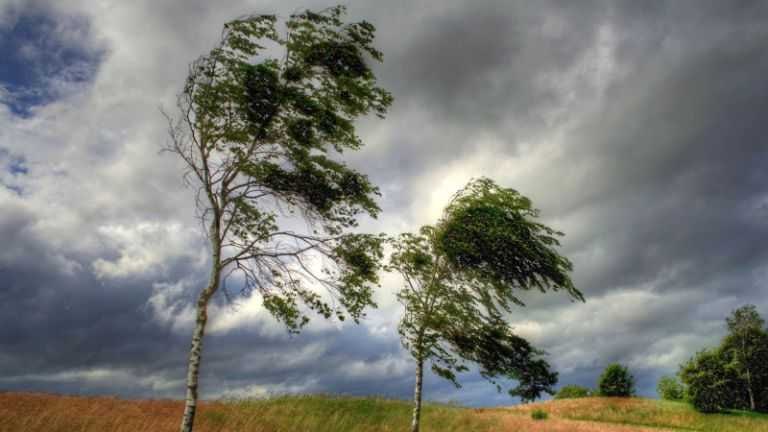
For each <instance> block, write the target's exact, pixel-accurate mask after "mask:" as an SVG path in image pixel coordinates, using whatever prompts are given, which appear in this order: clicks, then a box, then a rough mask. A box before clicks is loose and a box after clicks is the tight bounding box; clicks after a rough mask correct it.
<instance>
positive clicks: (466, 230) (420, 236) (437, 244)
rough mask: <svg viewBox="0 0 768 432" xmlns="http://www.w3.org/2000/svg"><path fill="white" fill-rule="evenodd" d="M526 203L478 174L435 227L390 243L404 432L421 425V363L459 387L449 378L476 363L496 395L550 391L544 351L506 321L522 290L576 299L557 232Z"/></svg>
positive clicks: (528, 396)
mask: <svg viewBox="0 0 768 432" xmlns="http://www.w3.org/2000/svg"><path fill="white" fill-rule="evenodd" d="M537 216H538V211H537V210H536V209H534V208H533V207H532V205H531V201H530V200H529V199H527V198H525V197H523V196H522V195H520V194H519V193H517V192H516V191H514V190H512V189H507V188H502V187H500V186H498V185H497V184H496V183H494V182H493V181H492V180H490V179H487V178H480V179H477V180H474V181H471V182H470V183H469V184H468V185H466V187H464V188H463V189H462V190H460V191H459V192H457V194H456V195H455V196H454V197H453V199H452V200H451V202H450V203H449V205H448V206H447V207H446V209H445V211H444V213H443V216H442V218H441V219H440V221H438V223H437V224H436V225H435V226H424V227H422V228H421V229H420V230H419V232H418V233H416V234H413V233H404V234H401V235H400V236H399V237H398V238H397V239H395V240H394V241H393V253H392V255H391V257H390V261H389V264H388V269H389V270H392V271H396V272H398V273H400V274H401V275H402V277H403V279H404V281H405V285H404V286H403V288H402V289H401V290H400V291H399V293H398V295H397V296H398V299H399V301H400V302H401V303H402V304H403V306H404V309H405V311H404V313H403V317H402V319H401V321H400V325H399V331H400V335H401V338H402V342H403V345H404V346H405V347H406V349H408V351H409V352H410V354H411V355H412V356H413V358H414V360H415V361H416V380H415V385H414V408H413V419H412V423H411V431H412V432H418V430H419V427H420V417H421V405H422V389H423V380H424V366H425V364H426V363H428V362H429V363H431V369H432V371H433V372H434V373H436V374H437V375H438V376H440V377H443V378H445V379H448V380H449V381H451V382H452V383H454V384H455V385H457V386H458V381H457V373H459V372H463V371H467V370H468V366H469V365H470V364H475V365H477V366H478V368H479V370H480V374H481V375H482V376H483V377H484V378H486V379H488V380H489V381H491V382H492V383H494V384H495V385H496V386H497V388H498V389H499V390H501V386H500V382H501V381H500V379H509V378H511V379H514V380H516V381H517V382H518V386H517V387H516V388H514V389H512V390H510V392H509V393H510V394H511V395H512V396H519V397H520V398H521V399H522V400H523V401H530V400H534V399H536V398H538V397H541V395H542V393H549V394H553V390H552V386H554V385H555V384H556V382H557V373H556V372H553V371H552V370H551V368H550V366H549V364H548V363H547V362H546V360H544V359H543V354H544V353H543V352H542V351H540V350H537V349H536V348H534V347H532V346H531V344H530V343H528V341H526V340H525V339H523V338H521V337H519V336H517V335H515V334H514V333H513V332H512V330H511V329H510V327H509V326H508V324H507V323H506V321H505V316H506V314H508V313H510V312H512V307H513V306H514V305H518V306H524V304H523V302H522V301H521V300H520V299H519V297H518V292H519V291H522V290H531V289H537V290H540V291H541V292H546V291H561V290H562V291H565V292H566V293H567V294H568V295H569V296H570V297H571V298H572V299H575V300H579V301H583V300H584V298H583V296H582V294H581V293H580V292H579V291H578V290H577V289H576V288H575V287H574V285H573V283H572V282H571V279H570V277H569V272H570V271H571V269H572V266H571V263H570V261H568V259H566V258H564V257H562V256H561V255H559V254H558V252H557V251H556V249H555V247H556V246H558V245H559V243H558V240H557V237H558V236H560V235H562V233H559V232H557V231H554V230H552V229H551V228H549V227H547V226H546V225H544V224H542V223H539V222H537V221H536V220H535V218H536V217H537Z"/></svg>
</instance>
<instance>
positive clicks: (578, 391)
mask: <svg viewBox="0 0 768 432" xmlns="http://www.w3.org/2000/svg"><path fill="white" fill-rule="evenodd" d="M590 396H592V389H590V388H587V387H583V386H580V385H575V384H570V385H566V386H563V387H562V388H561V389H560V390H559V391H558V392H557V394H556V395H555V399H576V398H583V397H590Z"/></svg>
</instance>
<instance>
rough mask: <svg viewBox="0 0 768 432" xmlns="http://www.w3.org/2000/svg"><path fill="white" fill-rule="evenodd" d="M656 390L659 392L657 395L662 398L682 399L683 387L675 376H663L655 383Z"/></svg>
mask: <svg viewBox="0 0 768 432" xmlns="http://www.w3.org/2000/svg"><path fill="white" fill-rule="evenodd" d="M656 391H657V392H658V393H659V397H660V398H662V399H664V400H672V401H678V400H683V394H684V389H683V385H682V384H680V381H678V380H677V378H674V377H669V376H663V377H661V379H660V380H659V383H658V384H657V385H656Z"/></svg>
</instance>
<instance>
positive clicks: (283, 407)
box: [0, 393, 494, 432]
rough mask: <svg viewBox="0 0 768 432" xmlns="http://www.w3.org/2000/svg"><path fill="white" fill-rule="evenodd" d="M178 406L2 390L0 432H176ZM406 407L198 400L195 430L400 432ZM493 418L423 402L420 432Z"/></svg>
mask: <svg viewBox="0 0 768 432" xmlns="http://www.w3.org/2000/svg"><path fill="white" fill-rule="evenodd" d="M183 410H184V407H183V403H182V402H181V401H170V400H137V401H134V400H124V399H117V398H110V397H77V396H56V395H48V394H31V393H0V432H18V431H24V432H44V431H45V432H75V431H76V432H107V431H109V432H129V431H130V432H137V431H153V432H165V431H167V432H176V431H178V427H179V424H178V422H179V420H180V419H181V413H182V411H183ZM410 420H411V406H410V404H408V403H407V402H404V401H397V400H388V399H382V398H374V397H366V398H355V397H338V396H321V395H312V396H285V397H275V398H271V399H263V400H261V399H257V400H242V401H222V402H207V403H205V402H204V403H203V404H202V405H201V406H200V408H199V411H198V415H197V419H196V421H195V430H196V431H198V432H230V431H231V432H235V431H237V432H301V431H313V432H314V431H317V432H352V431H355V432H373V431H406V430H408V426H409V425H410ZM493 423H494V420H493V419H492V418H483V417H480V416H477V415H475V412H474V410H472V409H468V408H461V407H455V406H450V405H439V404H427V405H426V406H425V407H424V413H423V428H422V430H423V431H424V432H430V431H433V432H460V431H461V432H486V431H488V430H491V428H492V426H493Z"/></svg>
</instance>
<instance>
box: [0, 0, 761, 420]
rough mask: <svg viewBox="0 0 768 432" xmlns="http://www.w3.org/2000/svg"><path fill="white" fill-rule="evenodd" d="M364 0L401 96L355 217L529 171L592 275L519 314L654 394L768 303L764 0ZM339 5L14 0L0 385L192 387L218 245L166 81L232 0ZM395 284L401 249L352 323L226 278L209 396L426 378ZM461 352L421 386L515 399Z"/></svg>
mask: <svg viewBox="0 0 768 432" xmlns="http://www.w3.org/2000/svg"><path fill="white" fill-rule="evenodd" d="M345 4H346V5H347V6H348V8H349V19H350V20H359V19H366V20H368V21H370V22H372V23H373V24H374V25H375V26H376V27H377V46H378V47H379V48H380V49H381V50H382V51H383V53H384V62H383V63H382V64H381V65H377V66H376V68H375V70H376V73H377V76H378V78H379V82H380V84H381V85H382V86H383V87H385V88H387V89H389V90H390V91H391V92H392V94H393V96H394V99H395V102H394V104H393V106H392V108H391V110H390V112H389V115H388V117H387V118H386V120H378V119H375V118H367V119H362V120H361V121H360V122H359V123H358V131H359V133H360V136H361V138H362V140H363V142H364V143H365V147H364V148H363V149H362V150H361V151H359V152H356V153H355V154H350V155H349V159H348V160H349V161H350V163H351V164H352V165H353V166H355V167H356V168H358V169H360V170H361V171H363V172H365V173H367V174H368V175H369V176H370V178H371V180H372V181H373V182H374V183H375V184H377V185H378V186H379V187H380V189H381V192H382V196H381V199H380V205H381V207H382V214H381V215H380V216H379V218H378V219H376V220H372V219H366V220H362V221H361V226H362V228H363V229H365V230H368V231H370V232H386V233H389V234H396V233H399V232H405V231H414V230H416V229H418V227H419V226H421V225H423V224H429V223H432V222H434V221H435V220H436V219H437V218H438V217H439V216H440V213H441V210H442V208H443V206H444V205H445V204H446V203H447V201H448V199H449V197H450V196H451V195H452V194H453V193H454V192H455V191H456V190H457V189H459V188H460V187H462V186H463V185H464V184H465V183H466V182H467V181H468V180H469V179H471V178H474V177H479V176H488V177H491V178H493V179H494V180H496V181H497V182H498V183H500V184H502V185H504V186H507V187H512V188H514V189H516V190H518V191H520V192H521V193H522V194H524V195H526V196H528V197H530V198H531V199H532V200H533V203H534V205H535V206H536V207H538V208H539V209H540V210H541V217H542V219H543V221H544V222H546V223H547V224H549V225H551V226H553V227H554V228H556V229H559V230H561V231H563V232H564V233H565V234H566V235H565V237H564V238H563V245H562V248H561V252H562V253H563V254H564V255H566V256H567V257H569V258H570V259H571V260H572V261H573V263H574V272H573V279H574V283H575V284H576V286H577V288H579V289H580V290H581V291H582V292H583V293H584V295H585V297H586V303H573V302H571V301H569V300H568V298H566V296H565V295H564V294H563V295H558V294H551V293H550V294H546V295H543V294H540V293H531V294H526V295H524V296H523V297H524V300H525V301H526V303H527V307H525V308H516V309H515V310H514V311H513V313H512V314H510V316H509V319H510V323H511V325H512V326H513V327H514V329H515V331H516V332H517V333H518V334H520V335H522V336H524V337H526V338H528V339H529V340H530V341H531V342H532V343H533V344H534V345H535V346H537V347H540V348H542V349H544V350H546V351H547V352H548V355H547V359H548V360H549V361H550V363H552V365H553V366H554V367H555V369H556V370H558V371H559V373H560V384H580V385H587V386H594V385H595V382H596V380H597V377H598V376H599V373H600V371H601V370H602V369H603V368H604V367H605V366H606V365H607V364H608V363H611V362H621V363H623V364H626V365H627V366H628V367H629V369H630V371H631V372H632V373H633V374H634V375H635V377H636V379H637V386H638V393H639V394H641V395H644V396H654V395H655V385H656V381H657V380H658V378H659V377H660V376H661V375H669V374H674V373H675V372H676V370H677V367H678V365H679V364H680V363H681V362H683V361H685V360H686V359H687V358H689V357H690V356H691V355H693V354H694V353H695V352H696V351H698V350H700V349H702V348H705V347H707V346H712V345H715V344H717V343H718V341H719V339H720V338H721V337H722V336H723V334H724V333H725V323H724V318H725V317H726V316H727V315H728V314H729V313H730V311H732V310H733V309H735V308H737V307H739V306H741V305H744V304H749V303H751V304H755V305H757V307H758V310H759V311H760V312H761V313H762V314H763V316H764V317H765V316H768V170H766V166H768V138H767V137H768V79H766V77H768V2H765V1H737V2H722V1H714V0H713V1H669V2H665V1H651V0H649V1H643V2H637V1H630V0H627V1H586V0H585V1H580V2H572V1H453V0H447V1H440V2H438V1H431V2H428V1H401V0H394V1H388V2H381V1H374V0H370V1H349V2H347V3H345ZM329 5H330V4H327V3H324V2H319V1H314V0H305V1H302V2H299V1H294V0H285V1H272V2H266V1H246V0H232V1H220V2H211V1H203V0H187V1H182V0H162V1H157V0H153V1H149V0H135V1H130V2H126V1H117V0H99V1H93V0H56V1H53V0H51V1H42V0H41V1H36V0H21V1H18V0H0V390H26V391H49V392H61V393H71V394H114V395H120V396H124V397H142V398H144V397H151V398H181V397H182V396H183V392H184V384H183V378H184V375H185V368H186V357H187V350H188V347H189V341H190V337H191V325H192V321H193V318H192V310H193V309H192V304H193V300H194V298H195V296H196V294H197V293H198V292H199V290H200V289H201V287H202V286H203V285H204V283H205V281H206V280H207V276H208V275H207V268H208V265H209V261H208V259H209V258H208V256H207V253H206V249H205V248H206V245H205V240H204V237H203V233H202V232H201V229H200V226H199V224H198V223H197V222H196V220H195V218H194V201H193V196H194V191H193V190H191V189H190V188H188V187H186V186H185V185H184V183H183V181H182V173H183V167H182V165H181V163H180V161H179V160H177V159H175V158H174V156H173V155H171V154H168V153H161V152H160V149H161V148H162V147H163V145H164V144H165V143H166V142H167V139H168V138H167V129H166V123H165V120H164V118H163V116H162V115H161V112H160V109H161V108H163V107H164V108H165V109H172V107H173V106H174V98H175V95H176V94H177V93H178V92H179V91H180V89H181V86H182V84H183V82H184V79H185V77H186V74H187V72H188V65H189V63H190V62H191V61H193V60H194V59H195V58H197V57H198V56H200V55H202V54H204V53H205V52H207V51H208V50H209V49H210V48H212V47H213V45H214V44H215V42H216V41H217V39H218V36H219V34H220V31H221V26H222V24H223V23H224V22H225V21H227V20H229V19H232V18H235V17H238V16H240V15H243V14H246V13H277V14H278V15H280V16H287V15H290V14H291V13H292V12H295V11H298V10H302V9H304V8H313V9H322V8H325V7H327V6H329ZM401 285H402V281H401V280H400V279H399V278H398V277H397V276H396V275H393V274H384V275H382V286H381V288H380V289H379V290H378V291H377V293H376V300H377V302H378V304H379V308H378V309H377V310H372V311H370V312H369V313H368V316H367V318H366V319H364V320H363V321H362V322H361V324H360V325H358V326H355V325H353V324H351V323H339V322H334V321H330V322H327V321H323V320H321V319H318V318H316V319H313V321H312V322H311V324H310V326H309V327H308V328H307V329H306V330H305V331H304V332H302V333H301V334H299V335H293V336H291V335H289V334H288V333H287V331H286V330H285V329H284V328H282V327H281V326H280V325H279V324H278V323H276V322H275V321H274V320H273V319H272V318H270V317H269V316H268V315H267V314H266V313H265V311H264V310H263V309H262V308H261V304H260V300H259V298H258V297H255V296H254V297H250V298H238V299H236V300H235V301H234V303H227V302H226V301H225V300H224V299H223V298H217V299H216V301H215V304H214V305H213V307H212V310H211V313H210V315H211V321H210V322H209V324H210V327H209V333H208V335H207V336H206V342H205V343H206V345H205V351H204V354H203V366H202V373H201V386H202V387H201V395H202V397H203V398H208V399H211V398H218V397H250V396H256V397H258V396H266V395H270V394H281V393H315V392H332V393H343V394H354V395H362V394H377V395H384V396H389V397H398V398H407V397H409V396H410V395H411V393H412V387H413V374H414V367H415V366H414V363H413V362H412V361H411V360H410V359H409V356H408V355H407V353H406V352H405V351H404V350H403V349H402V347H401V345H400V342H399V339H398V334H397V329H396V327H397V321H398V318H399V316H400V314H401V312H402V311H401V308H400V305H399V304H398V303H397V302H396V300H395V297H394V293H395V292H396V291H397V290H398V289H399V288H400V286H401ZM460 380H461V382H462V384H463V387H462V388H461V389H455V388H453V387H452V385H451V384H450V383H448V382H445V381H441V380H440V379H438V378H437V377H435V376H432V375H429V376H428V377H427V378H426V384H425V385H426V387H425V396H426V398H427V399H430V400H438V401H454V402H459V403H463V404H467V405H473V406H481V405H503V404H510V403H513V402H514V400H512V399H510V397H509V396H508V395H506V394H505V393H503V392H502V393H498V392H497V391H496V389H495V388H494V387H493V386H492V385H490V384H487V383H486V382H484V381H482V379H480V377H479V376H478V375H476V374H474V373H469V374H466V375H465V376H463V377H461V378H460Z"/></svg>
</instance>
